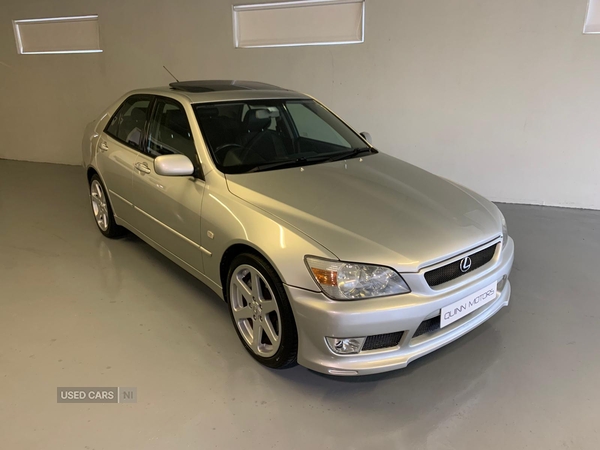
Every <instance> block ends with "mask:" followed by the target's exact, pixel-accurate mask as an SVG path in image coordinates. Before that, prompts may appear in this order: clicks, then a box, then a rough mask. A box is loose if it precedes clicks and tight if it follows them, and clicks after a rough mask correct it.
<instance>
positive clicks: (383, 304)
mask: <svg viewBox="0 0 600 450" xmlns="http://www.w3.org/2000/svg"><path fill="white" fill-rule="evenodd" d="M83 162H84V167H85V169H86V171H87V177H88V181H89V189H90V198H91V207H92V210H93V214H94V217H95V220H96V223H97V225H98V228H99V229H100V232H101V233H103V234H104V235H105V236H107V237H110V238H112V237H117V236H119V235H121V234H122V233H123V232H124V230H125V229H127V230H130V231H132V232H133V233H135V234H136V235H138V236H139V237H140V238H142V239H143V240H144V241H146V242H147V243H148V244H150V245H152V246H153V247H154V248H156V249H157V250H158V251H160V252H162V253H163V254H164V255H166V256H167V257H168V258H170V259H171V260H173V261H174V262H175V263H177V264H179V265H180V266H181V267H183V268H184V269H186V270H187V271H189V272H190V273H192V274H193V275H194V276H196V277H197V278H199V279H200V280H202V281H203V282H204V283H206V284H207V285H208V286H210V287H211V288H212V289H213V290H214V291H215V292H216V293H217V294H218V295H219V296H220V297H222V298H223V299H224V300H225V301H226V302H227V303H228V305H229V310H230V313H231V319H232V323H233V328H234V329H235V331H236V332H237V334H238V336H239V338H240V341H241V343H242V344H243V345H244V346H245V348H246V349H247V350H248V352H249V353H250V354H251V355H252V356H253V357H254V358H255V359H256V360H257V361H259V362H260V363H262V364H264V365H266V366H268V367H272V368H284V367H288V366H290V365H292V364H294V363H296V362H298V363H300V364H302V365H304V366H306V367H308V368H310V369H313V370H316V371H319V372H323V373H329V374H334V375H363V374H371V373H377V372H384V371H388V370H393V369H399V368H402V367H405V366H406V365H407V364H408V363H410V362H411V361H413V360H415V359H416V358H419V357H421V356H423V355H425V354H428V353H430V352H432V351H434V350H436V349H438V348H440V347H442V346H444V345H446V344H448V343H450V342H451V341H453V340H455V339H457V338H459V337H460V336H462V335H464V334H465V333H467V332H469V331H470V330H472V329H473V328H475V327H477V326H478V325H480V324H481V323H483V322H484V321H486V320H487V319H489V318H490V317H492V316H493V315H494V314H495V313H496V312H497V311H499V310H500V309H501V308H502V307H503V306H506V305H507V304H508V302H509V297H510V283H509V281H508V276H509V273H510V270H511V266H512V263H513V255H514V244H513V241H512V239H511V238H510V237H509V236H508V234H507V229H506V223H505V220H504V217H503V216H502V214H501V212H500V211H499V209H498V208H497V207H496V206H495V205H494V204H492V203H491V202H489V201H487V200H486V199H484V198H483V197H481V196H479V195H478V194H476V193H474V192H472V191H470V190H469V189H467V188H465V187H462V186H460V185H457V184H455V183H452V182H450V181H448V180H445V179H443V178H440V177H437V176H435V175H433V174H431V173H428V172H426V171H424V170H421V169H419V168H417V167H415V166H412V165H411V164H408V163H406V162H403V161H401V160H399V159H396V158H393V157H391V156H389V155H386V154H384V153H381V152H379V151H378V150H376V149H375V148H374V147H373V146H372V145H371V143H370V136H369V135H368V134H366V133H362V134H358V133H356V132H355V131H353V130H352V129H351V128H350V127H349V126H348V125H346V124H345V123H344V122H343V121H342V120H341V119H340V118H339V117H338V116H336V115H335V114H334V113H332V112H331V111H330V110H329V109H327V108H326V107H325V106H324V105H322V104H321V103H319V102H318V101H316V100H315V99H313V98H312V97H309V96H307V95H303V94H300V93H298V92H294V91H290V90H286V89H282V88H278V87H276V86H272V85H268V84H263V83H256V82H242V81H191V82H177V83H172V84H171V85H170V87H165V88H156V89H144V90H138V91H133V92H130V93H128V94H127V95H125V96H123V97H122V98H121V99H119V100H118V101H117V102H115V103H114V105H112V106H111V107H110V108H108V109H107V110H106V112H105V113H104V114H103V115H102V116H101V117H100V118H99V119H98V120H96V121H94V122H92V123H91V124H89V125H88V127H87V129H86V131H85V136H84V139H83Z"/></svg>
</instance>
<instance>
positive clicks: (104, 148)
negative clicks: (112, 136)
mask: <svg viewBox="0 0 600 450" xmlns="http://www.w3.org/2000/svg"><path fill="white" fill-rule="evenodd" d="M98 148H99V149H100V151H101V152H105V151H107V150H108V144H107V143H106V142H100V145H99V146H98Z"/></svg>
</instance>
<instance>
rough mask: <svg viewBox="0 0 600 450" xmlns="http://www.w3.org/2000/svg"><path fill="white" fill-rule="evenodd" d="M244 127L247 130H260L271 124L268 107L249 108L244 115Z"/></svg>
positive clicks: (253, 131)
mask: <svg viewBox="0 0 600 450" xmlns="http://www.w3.org/2000/svg"><path fill="white" fill-rule="evenodd" d="M244 122H246V128H247V130H248V131H249V132H251V133H255V132H257V131H262V130H264V129H266V128H268V127H269V125H271V115H270V114H269V110H268V109H251V110H249V111H248V112H247V113H246V117H244Z"/></svg>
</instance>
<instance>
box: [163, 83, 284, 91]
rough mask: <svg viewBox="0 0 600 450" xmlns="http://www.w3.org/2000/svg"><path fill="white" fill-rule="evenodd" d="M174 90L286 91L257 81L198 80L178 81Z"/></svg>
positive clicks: (173, 86)
mask: <svg viewBox="0 0 600 450" xmlns="http://www.w3.org/2000/svg"><path fill="white" fill-rule="evenodd" d="M169 86H171V88H172V89H175V90H177V91H185V92H218V91H247V90H261V91H265V90H266V91H283V90H285V89H283V88H280V87H277V86H273V85H272V84H267V83H259V82H257V81H241V80H197V81H178V82H176V83H171V84H169Z"/></svg>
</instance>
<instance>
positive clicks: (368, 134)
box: [360, 131, 373, 145]
mask: <svg viewBox="0 0 600 450" xmlns="http://www.w3.org/2000/svg"><path fill="white" fill-rule="evenodd" d="M360 135H361V136H362V137H363V138H364V140H365V141H367V142H368V143H369V144H370V145H373V139H372V138H371V134H370V133H367V132H366V131H363V132H362V133H360Z"/></svg>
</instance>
